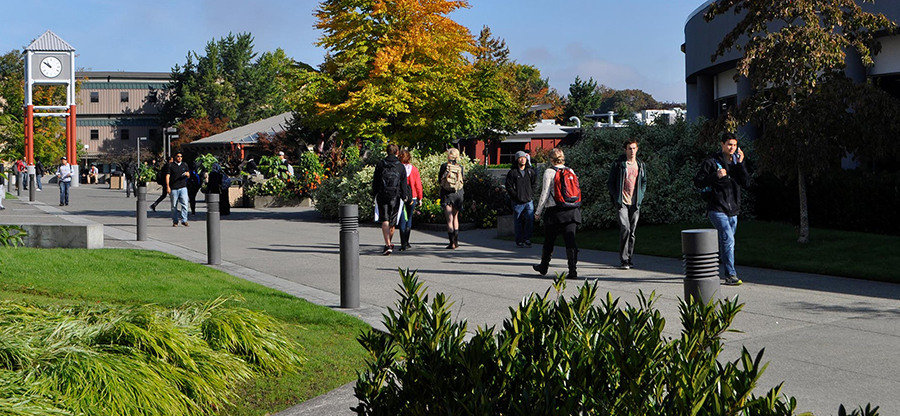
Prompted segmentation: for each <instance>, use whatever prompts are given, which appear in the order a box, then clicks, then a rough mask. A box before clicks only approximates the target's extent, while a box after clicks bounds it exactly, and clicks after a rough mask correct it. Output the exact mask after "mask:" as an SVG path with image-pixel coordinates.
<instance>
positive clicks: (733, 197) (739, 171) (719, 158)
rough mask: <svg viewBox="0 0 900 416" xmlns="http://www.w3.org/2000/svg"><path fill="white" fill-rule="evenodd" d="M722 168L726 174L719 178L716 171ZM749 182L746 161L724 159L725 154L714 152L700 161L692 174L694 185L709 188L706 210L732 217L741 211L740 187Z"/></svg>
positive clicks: (745, 185) (744, 186)
mask: <svg viewBox="0 0 900 416" xmlns="http://www.w3.org/2000/svg"><path fill="white" fill-rule="evenodd" d="M719 166H721V167H722V168H725V171H727V172H728V175H726V176H724V177H722V178H719V177H718V176H717V175H716V172H717V171H718V170H719V169H720V167H719ZM749 184H750V173H749V172H748V171H747V164H746V163H731V161H726V159H725V154H724V153H722V152H716V153H714V154H712V155H710V156H709V157H708V158H706V159H705V160H703V162H701V163H700V170H698V171H697V174H696V175H694V186H696V187H697V188H700V189H703V188H707V187H709V188H711V190H712V193H713V195H712V198H710V199H709V201H708V202H707V204H706V210H707V211H717V212H722V213H725V214H726V215H728V216H730V217H733V216H737V215H738V214H740V213H741V188H746V187H747V186H748V185H749Z"/></svg>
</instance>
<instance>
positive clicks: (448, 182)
mask: <svg viewBox="0 0 900 416" xmlns="http://www.w3.org/2000/svg"><path fill="white" fill-rule="evenodd" d="M463 178H465V172H464V171H463V168H462V165H461V164H460V163H459V149H450V150H448V151H447V163H444V164H442V165H441V170H440V172H438V180H439V182H440V184H441V209H443V210H444V216H445V217H446V218H447V237H448V238H449V240H450V244H448V245H447V248H449V249H455V248H457V247H459V211H460V210H462V207H463V200H464V194H463V182H464V180H463Z"/></svg>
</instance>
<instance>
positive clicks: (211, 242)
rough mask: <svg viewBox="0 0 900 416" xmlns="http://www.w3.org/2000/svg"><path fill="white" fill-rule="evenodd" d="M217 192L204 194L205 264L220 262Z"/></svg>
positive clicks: (220, 246)
mask: <svg viewBox="0 0 900 416" xmlns="http://www.w3.org/2000/svg"><path fill="white" fill-rule="evenodd" d="M219 215H220V214H219V194H218V193H215V192H210V193H208V194H206V258H207V264H222V244H221V232H220V231H221V229H220V228H219V218H220V217H219Z"/></svg>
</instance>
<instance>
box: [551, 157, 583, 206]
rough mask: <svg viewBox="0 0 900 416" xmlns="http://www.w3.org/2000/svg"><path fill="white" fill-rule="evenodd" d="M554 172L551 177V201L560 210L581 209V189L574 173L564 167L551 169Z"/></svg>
mask: <svg viewBox="0 0 900 416" xmlns="http://www.w3.org/2000/svg"><path fill="white" fill-rule="evenodd" d="M550 169H553V170H555V171H556V175H555V176H554V177H553V191H554V192H553V199H554V200H555V201H556V205H557V206H559V207H560V208H579V207H581V187H580V186H579V185H578V176H576V175H575V171H573V170H572V169H570V168H567V167H565V166H563V167H555V166H554V167H551V168H550Z"/></svg>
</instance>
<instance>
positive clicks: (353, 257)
mask: <svg viewBox="0 0 900 416" xmlns="http://www.w3.org/2000/svg"><path fill="white" fill-rule="evenodd" d="M340 216H341V218H340V221H341V307H342V308H358V307H359V207H358V206H357V205H355V204H350V205H341V211H340Z"/></svg>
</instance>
